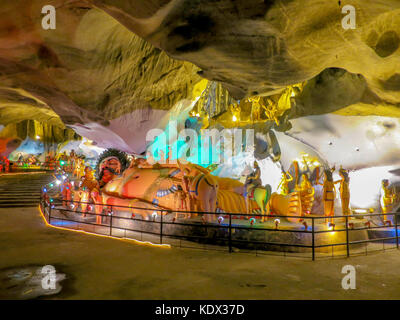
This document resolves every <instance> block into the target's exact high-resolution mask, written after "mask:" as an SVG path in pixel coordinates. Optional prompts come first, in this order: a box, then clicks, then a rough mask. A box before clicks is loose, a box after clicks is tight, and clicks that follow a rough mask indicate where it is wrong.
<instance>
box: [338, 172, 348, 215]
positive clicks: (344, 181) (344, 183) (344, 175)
mask: <svg viewBox="0 0 400 320" xmlns="http://www.w3.org/2000/svg"><path fill="white" fill-rule="evenodd" d="M339 175H340V177H341V179H340V180H337V181H335V184H337V183H340V187H339V192H340V201H341V203H342V214H343V216H348V215H350V206H349V205H350V187H349V184H350V178H349V171H348V170H345V169H343V168H342V167H340V169H339Z"/></svg>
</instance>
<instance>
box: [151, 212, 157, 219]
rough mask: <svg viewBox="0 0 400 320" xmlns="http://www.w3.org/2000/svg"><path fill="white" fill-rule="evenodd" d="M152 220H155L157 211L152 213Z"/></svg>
mask: <svg viewBox="0 0 400 320" xmlns="http://www.w3.org/2000/svg"><path fill="white" fill-rule="evenodd" d="M151 216H152V217H153V218H154V219H155V218H157V211H153V214H152V215H151Z"/></svg>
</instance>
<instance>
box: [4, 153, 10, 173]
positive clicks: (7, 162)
mask: <svg viewBox="0 0 400 320" xmlns="http://www.w3.org/2000/svg"><path fill="white" fill-rule="evenodd" d="M3 164H4V172H5V173H8V172H10V160H8V158H7V157H6V156H4V157H3Z"/></svg>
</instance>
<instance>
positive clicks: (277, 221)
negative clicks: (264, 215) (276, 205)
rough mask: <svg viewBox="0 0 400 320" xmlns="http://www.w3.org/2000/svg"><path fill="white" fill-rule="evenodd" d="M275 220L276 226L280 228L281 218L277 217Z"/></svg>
mask: <svg viewBox="0 0 400 320" xmlns="http://www.w3.org/2000/svg"><path fill="white" fill-rule="evenodd" d="M274 222H275V228H276V229H278V226H279V224H280V223H281V220H279V219H275V220H274Z"/></svg>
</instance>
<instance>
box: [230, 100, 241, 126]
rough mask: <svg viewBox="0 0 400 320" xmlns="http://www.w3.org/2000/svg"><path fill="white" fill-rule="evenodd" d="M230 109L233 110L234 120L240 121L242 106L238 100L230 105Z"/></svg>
mask: <svg viewBox="0 0 400 320" xmlns="http://www.w3.org/2000/svg"><path fill="white" fill-rule="evenodd" d="M230 109H231V112H232V122H240V112H241V109H240V106H239V104H238V103H237V102H235V103H233V104H231V105H230Z"/></svg>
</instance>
